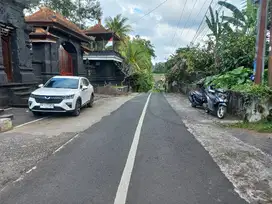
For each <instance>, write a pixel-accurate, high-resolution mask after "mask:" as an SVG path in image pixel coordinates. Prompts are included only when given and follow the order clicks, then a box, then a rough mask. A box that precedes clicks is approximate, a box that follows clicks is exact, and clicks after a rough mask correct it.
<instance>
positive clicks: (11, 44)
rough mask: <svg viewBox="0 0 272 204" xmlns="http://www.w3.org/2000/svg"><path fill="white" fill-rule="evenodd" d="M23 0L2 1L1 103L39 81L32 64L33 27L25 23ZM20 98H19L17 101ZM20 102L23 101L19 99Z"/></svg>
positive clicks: (14, 99)
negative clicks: (30, 35)
mask: <svg viewBox="0 0 272 204" xmlns="http://www.w3.org/2000/svg"><path fill="white" fill-rule="evenodd" d="M25 6H26V5H25V1H23V0H13V1H10V0H1V1H0V34H1V40H0V106H1V107H3V106H7V105H9V104H11V103H13V104H14V103H15V102H16V98H24V99H26V97H25V96H27V95H28V94H29V88H30V87H32V86H33V84H35V82H36V77H35V74H34V71H33V68H32V58H31V53H32V51H31V42H30V41H29V33H30V32H31V29H30V27H29V26H27V25H26V24H25V21H24V17H23V16H24V14H23V9H24V8H25ZM18 102H19V101H18ZM19 103H20V102H19Z"/></svg>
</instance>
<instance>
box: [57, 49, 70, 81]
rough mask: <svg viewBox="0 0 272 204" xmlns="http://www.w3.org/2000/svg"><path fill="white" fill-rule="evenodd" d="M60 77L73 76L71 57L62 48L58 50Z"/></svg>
mask: <svg viewBox="0 0 272 204" xmlns="http://www.w3.org/2000/svg"><path fill="white" fill-rule="evenodd" d="M59 62H60V75H62V76H73V75H74V72H73V57H72V56H71V55H70V54H69V53H68V52H67V51H66V50H65V49H64V48H63V47H62V46H60V48H59Z"/></svg>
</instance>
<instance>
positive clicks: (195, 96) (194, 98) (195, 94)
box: [188, 84, 207, 108]
mask: <svg viewBox="0 0 272 204" xmlns="http://www.w3.org/2000/svg"><path fill="white" fill-rule="evenodd" d="M198 87H199V90H194V91H190V92H189V95H188V98H189V101H190V102H191V106H192V107H194V108H195V107H197V106H203V104H204V103H207V100H206V93H205V92H206V91H205V88H204V86H203V84H198Z"/></svg>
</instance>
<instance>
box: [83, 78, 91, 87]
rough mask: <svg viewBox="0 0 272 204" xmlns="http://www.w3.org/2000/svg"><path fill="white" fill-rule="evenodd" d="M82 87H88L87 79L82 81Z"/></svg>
mask: <svg viewBox="0 0 272 204" xmlns="http://www.w3.org/2000/svg"><path fill="white" fill-rule="evenodd" d="M82 82H83V85H84V86H89V84H90V83H89V81H88V80H87V79H82Z"/></svg>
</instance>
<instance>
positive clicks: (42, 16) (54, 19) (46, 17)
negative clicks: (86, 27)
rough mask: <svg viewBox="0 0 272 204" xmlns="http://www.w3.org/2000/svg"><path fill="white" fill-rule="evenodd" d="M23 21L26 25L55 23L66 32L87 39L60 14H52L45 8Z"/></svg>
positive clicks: (52, 12)
mask: <svg viewBox="0 0 272 204" xmlns="http://www.w3.org/2000/svg"><path fill="white" fill-rule="evenodd" d="M25 21H26V23H57V24H59V25H62V26H64V27H65V28H66V29H67V30H71V31H73V32H75V33H77V34H79V35H80V36H81V37H83V38H84V39H85V40H86V39H88V36H87V35H85V34H84V32H83V31H82V30H81V29H80V28H79V27H78V26H77V25H75V24H74V23H72V22H71V21H69V20H68V19H67V18H65V17H64V16H62V15H61V14H59V13H57V12H54V11H52V10H50V9H49V8H47V7H42V8H41V9H40V10H39V11H37V12H36V13H34V14H32V15H30V16H26V17H25Z"/></svg>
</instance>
